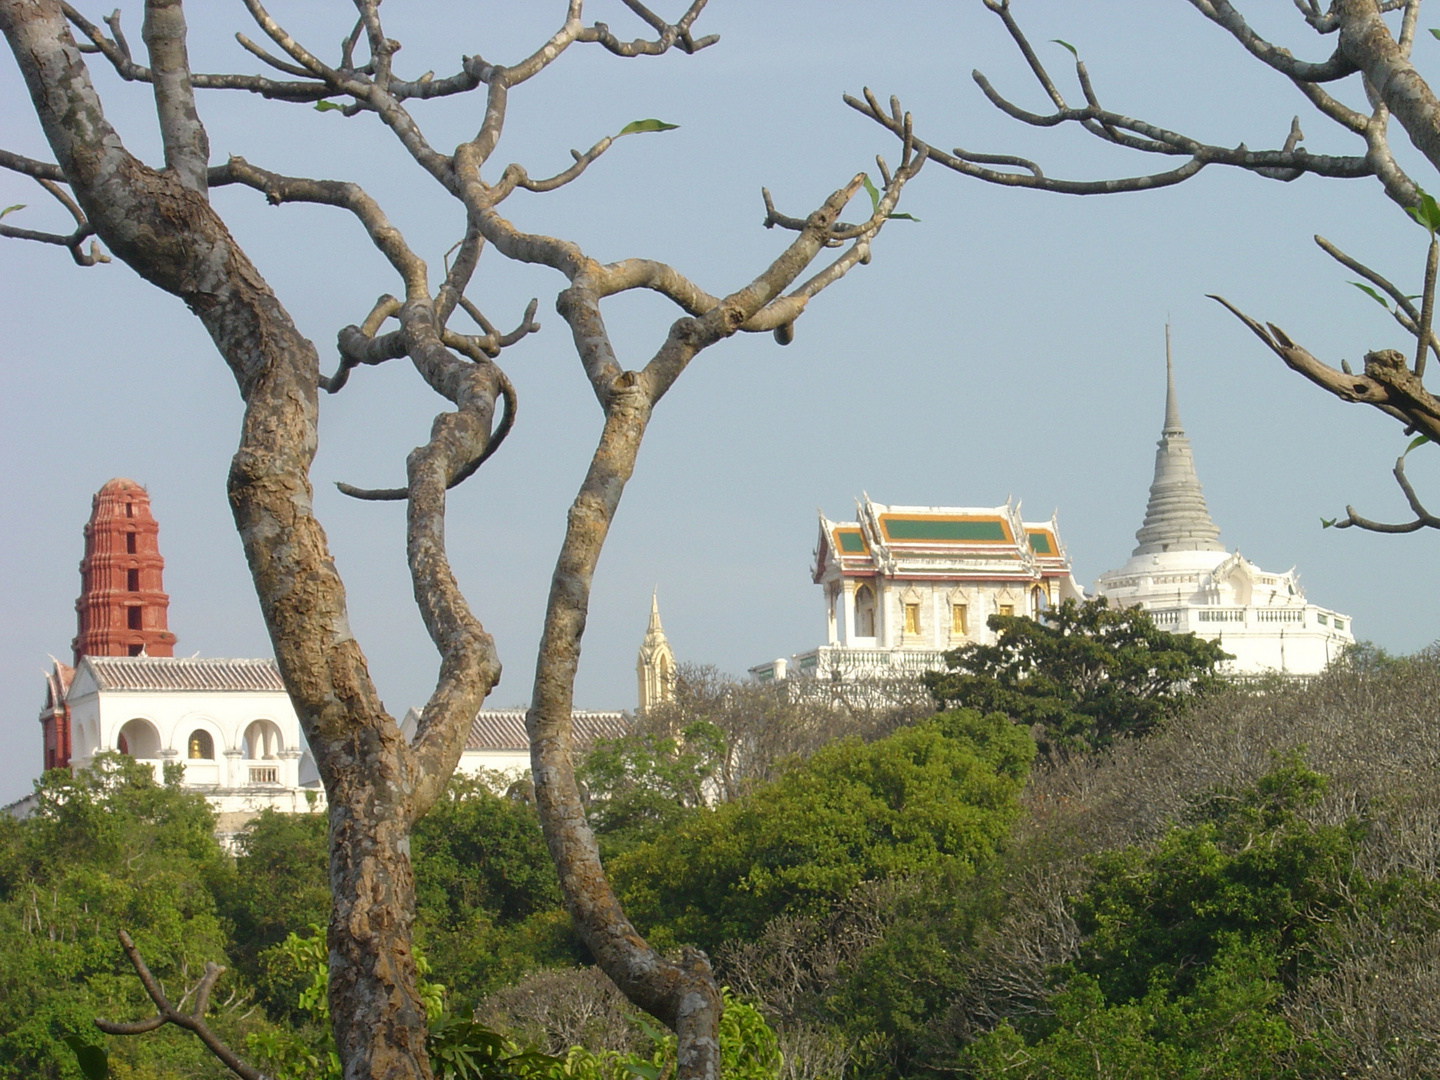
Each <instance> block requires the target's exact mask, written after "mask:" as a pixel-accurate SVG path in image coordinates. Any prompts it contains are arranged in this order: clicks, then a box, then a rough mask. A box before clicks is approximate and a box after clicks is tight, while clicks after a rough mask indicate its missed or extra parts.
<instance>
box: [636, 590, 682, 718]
mask: <svg viewBox="0 0 1440 1080" xmlns="http://www.w3.org/2000/svg"><path fill="white" fill-rule="evenodd" d="M635 674H636V675H637V676H638V677H639V683H640V708H639V710H638V711H639V712H641V713H645V712H648V711H649V709H650V707H651V706H652V705H659V704H662V703H664V702H666V701H674V700H675V654H674V653H673V652H671V651H670V642H668V641H666V640H665V630H664V629H663V628H662V627H661V625H660V601H659V597H658V590H657V594H652V595H651V597H650V626H649V628H648V629H647V630H646V631H645V640H644V641H643V642H641V643H640V658H639V659H638V660H637V661H636V662H635Z"/></svg>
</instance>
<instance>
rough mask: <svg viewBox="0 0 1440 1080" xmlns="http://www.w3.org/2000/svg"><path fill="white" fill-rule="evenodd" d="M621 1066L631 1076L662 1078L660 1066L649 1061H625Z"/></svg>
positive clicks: (646, 1078)
mask: <svg viewBox="0 0 1440 1080" xmlns="http://www.w3.org/2000/svg"><path fill="white" fill-rule="evenodd" d="M621 1067H622V1068H624V1070H625V1071H626V1072H628V1073H629V1074H630V1075H631V1076H638V1077H640V1080H660V1066H659V1065H652V1064H650V1063H649V1062H648V1061H624V1062H621Z"/></svg>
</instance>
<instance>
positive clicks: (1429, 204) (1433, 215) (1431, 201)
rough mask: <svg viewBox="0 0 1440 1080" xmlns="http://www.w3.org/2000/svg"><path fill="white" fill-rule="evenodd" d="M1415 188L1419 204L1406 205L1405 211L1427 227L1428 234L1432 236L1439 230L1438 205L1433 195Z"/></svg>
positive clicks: (1439, 206) (1439, 216) (1439, 211)
mask: <svg viewBox="0 0 1440 1080" xmlns="http://www.w3.org/2000/svg"><path fill="white" fill-rule="evenodd" d="M1415 190H1416V191H1419V192H1420V205H1419V206H1407V207H1406V208H1405V212H1406V213H1407V214H1409V215H1410V216H1411V217H1412V218H1414V219H1415V220H1416V221H1418V222H1419V223H1420V224H1421V225H1423V226H1425V228H1427V229H1429V230H1430V235H1431V236H1434V235H1435V233H1436V231H1437V230H1440V205H1437V204H1436V202H1435V196H1433V195H1431V194H1429V193H1428V192H1426V191H1422V190H1421V189H1419V188H1416V189H1415Z"/></svg>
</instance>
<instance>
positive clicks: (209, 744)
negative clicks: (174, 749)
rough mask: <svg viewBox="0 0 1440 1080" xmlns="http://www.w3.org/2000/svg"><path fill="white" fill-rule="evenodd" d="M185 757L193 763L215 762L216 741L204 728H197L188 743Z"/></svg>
mask: <svg viewBox="0 0 1440 1080" xmlns="http://www.w3.org/2000/svg"><path fill="white" fill-rule="evenodd" d="M185 756H186V757H188V758H189V759H190V760H191V761H214V760H215V740H214V739H212V738H211V737H210V733H209V732H208V731H206V730H205V729H204V728H196V729H195V730H194V731H192V732H191V733H190V738H189V740H188V741H187V743H186V753H185Z"/></svg>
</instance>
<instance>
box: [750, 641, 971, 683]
mask: <svg viewBox="0 0 1440 1080" xmlns="http://www.w3.org/2000/svg"><path fill="white" fill-rule="evenodd" d="M944 667H945V653H944V652H943V651H942V650H940V649H853V648H848V647H846V646H844V645H822V646H820V648H818V649H811V650H810V651H809V652H804V653H800V654H798V655H796V656H793V657H791V658H790V659H789V660H773V661H771V662H770V663H768V664H760V665H758V666H756V667H753V668H751V669H750V674H751V675H753V676H755V678H757V679H759V680H760V681H761V682H771V681H778V680H781V679H784V678H787V677H789V678H818V679H831V680H834V681H836V682H851V681H860V680H866V679H895V678H917V677H919V676H920V675H923V674H924V673H925V672H927V671H939V670H943V669H944Z"/></svg>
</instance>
